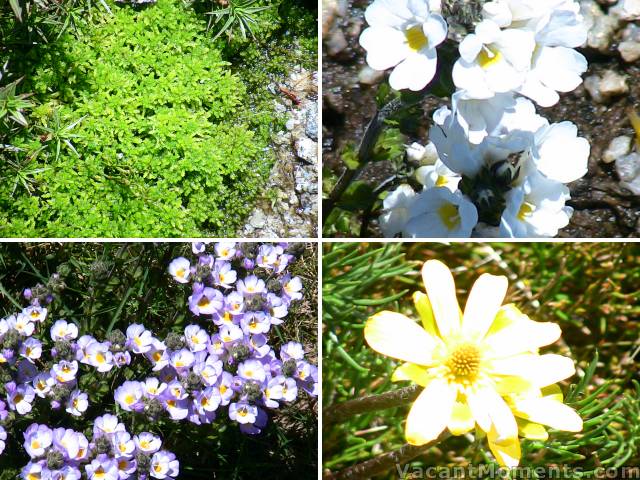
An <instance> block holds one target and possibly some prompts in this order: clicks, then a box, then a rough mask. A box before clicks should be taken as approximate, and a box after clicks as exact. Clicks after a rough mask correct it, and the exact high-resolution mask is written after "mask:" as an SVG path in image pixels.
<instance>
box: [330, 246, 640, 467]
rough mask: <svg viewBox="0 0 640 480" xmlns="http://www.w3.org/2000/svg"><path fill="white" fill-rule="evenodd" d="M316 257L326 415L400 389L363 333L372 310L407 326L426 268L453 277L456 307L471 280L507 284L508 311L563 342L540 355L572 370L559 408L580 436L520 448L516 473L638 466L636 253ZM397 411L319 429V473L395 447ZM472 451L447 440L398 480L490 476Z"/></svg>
mask: <svg viewBox="0 0 640 480" xmlns="http://www.w3.org/2000/svg"><path fill="white" fill-rule="evenodd" d="M325 247H326V248H325V252H324V255H323V322H324V328H323V331H324V335H323V345H324V347H323V356H324V358H323V374H322V380H323V391H322V394H323V406H324V407H325V408H327V407H330V408H333V409H339V407H336V405H337V404H339V403H340V402H343V401H346V400H351V399H354V398H361V397H363V396H366V395H371V394H380V393H384V392H388V391H390V390H394V389H397V388H400V387H404V386H406V385H407V384H406V383H402V382H400V383H397V384H395V383H392V382H391V374H392V372H393V370H394V368H395V366H396V363H395V362H393V361H391V360H390V359H389V358H387V357H384V356H382V355H379V354H377V353H376V352H375V351H373V350H372V349H370V348H369V347H368V346H367V344H366V343H365V341H364V335H363V327H364V322H365V321H366V319H367V318H368V317H369V316H370V315H371V314H372V313H374V312H377V311H380V310H392V311H399V312H402V313H404V314H406V315H407V316H409V317H411V318H416V316H417V313H416V312H415V309H414V306H413V302H412V301H411V294H412V293H413V292H414V291H415V290H423V286H422V280H421V277H420V267H421V265H422V263H423V262H424V261H426V260H428V259H432V258H437V259H439V260H442V261H443V262H444V263H446V264H447V265H448V266H449V267H450V268H451V269H452V270H453V272H454V277H455V281H456V286H457V287H458V289H459V290H458V299H459V301H460V302H461V305H464V301H465V300H466V296H467V294H468V292H469V289H470V287H471V285H472V283H473V282H474V281H475V279H476V278H477V277H478V276H479V275H481V274H482V273H485V272H488V273H492V274H495V275H507V276H508V277H509V285H510V286H509V291H508V293H507V301H509V302H513V303H515V304H516V305H518V306H519V308H521V309H522V311H523V312H525V313H526V314H527V315H529V316H530V317H531V318H532V319H534V320H538V321H550V322H556V323H558V324H559V325H560V326H561V328H562V332H563V334H562V340H561V341H559V342H557V343H555V344H554V345H552V346H550V347H547V348H545V349H544V352H545V353H554V352H556V353H561V354H562V355H565V356H570V357H571V358H573V359H574V360H575V361H576V363H577V370H578V374H577V375H576V376H574V377H572V378H570V379H568V380H567V381H565V382H562V388H563V391H564V393H565V400H566V402H567V403H568V404H569V405H571V406H572V407H574V408H575V409H576V410H577V411H578V412H579V413H580V415H581V416H582V418H583V419H584V421H585V423H584V429H583V431H582V432H580V433H578V434H574V433H567V432H555V431H553V430H552V431H551V432H550V437H549V439H548V440H547V441H546V442H541V441H529V440H526V441H523V442H522V448H523V456H522V461H521V466H523V467H544V466H550V465H551V466H553V465H561V466H562V465H566V466H569V467H573V468H581V469H582V474H578V473H575V476H570V477H568V478H582V477H581V475H586V476H587V477H586V478H589V477H588V475H589V474H590V472H593V471H594V469H595V468H598V467H620V466H622V465H637V464H638V461H639V460H640V448H639V445H638V443H637V438H638V434H639V432H640V386H639V385H638V384H637V382H636V381H635V380H633V378H634V376H636V377H637V372H638V360H637V358H635V361H634V357H637V355H638V353H639V349H638V342H639V334H638V328H637V318H638V314H639V313H640V308H639V307H638V305H637V299H638V297H639V296H640V293H639V292H638V288H637V285H638V284H639V283H640V268H638V267H639V266H640V265H639V263H638V260H639V259H640V248H638V245H637V244H611V243H594V244H589V243H582V244H570V243H556V244H549V243H532V244H520V243H512V244H451V245H440V244H424V243H415V244H400V243H396V244H385V245H382V244H339V243H338V244H335V243H334V244H330V245H326V246H325ZM362 280H364V281H362ZM598 353H599V355H598ZM598 358H600V360H599V361H598ZM408 408H409V404H408V403H407V404H406V405H399V406H398V407H396V408H390V409H387V410H379V411H375V412H371V413H365V414H361V415H356V416H353V417H351V418H350V419H349V420H348V421H345V422H340V423H338V424H335V425H331V426H329V427H326V428H325V429H324V431H323V457H324V458H323V462H324V467H325V468H327V469H330V470H332V471H339V470H340V469H342V468H344V467H347V466H350V465H354V464H356V463H358V462H362V461H365V460H368V459H371V458H375V457H377V456H378V455H380V454H382V453H385V452H390V451H393V450H396V449H398V448H400V447H401V446H402V445H403V444H404V443H405V439H404V420H405V418H406V415H407V412H408ZM479 445H482V443H480V444H478V443H477V442H473V441H470V439H469V438H468V436H460V437H451V438H449V439H448V440H446V441H444V442H443V443H442V444H440V445H438V446H437V447H435V448H432V449H430V450H429V451H428V452H427V453H425V454H424V455H421V456H420V457H419V458H418V459H417V460H416V461H414V462H413V463H411V465H409V466H408V468H407V470H406V472H407V474H411V473H413V472H414V467H416V468H419V467H422V468H424V467H427V466H438V467H445V466H450V467H453V466H466V465H469V464H472V465H491V464H493V463H494V460H493V458H492V457H491V455H490V454H489V453H487V452H488V449H486V447H484V448H483V447H481V446H479ZM392 468H393V467H392ZM572 475H573V474H572ZM388 478H398V472H396V471H395V470H394V471H393V472H390V474H389V477H388ZM523 478H524V477H523ZM529 478H536V477H529ZM541 478H542V477H541ZM554 478H558V477H554ZM560 478H564V477H560Z"/></svg>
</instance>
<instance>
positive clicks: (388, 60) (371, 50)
mask: <svg viewBox="0 0 640 480" xmlns="http://www.w3.org/2000/svg"><path fill="white" fill-rule="evenodd" d="M360 45H362V48H364V49H365V50H366V51H367V63H368V64H369V66H370V67H371V68H373V69H374V70H386V69H388V68H391V67H394V66H395V65H397V64H398V63H400V62H402V60H404V59H405V58H406V57H407V55H408V53H409V51H410V50H409V48H408V46H407V45H406V43H405V36H404V34H403V33H402V32H401V31H399V30H396V29H394V28H391V27H384V26H382V27H369V28H367V29H365V31H364V32H362V35H360Z"/></svg>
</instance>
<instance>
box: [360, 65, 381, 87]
mask: <svg viewBox="0 0 640 480" xmlns="http://www.w3.org/2000/svg"><path fill="white" fill-rule="evenodd" d="M383 78H384V71H380V70H374V69H373V68H371V67H370V66H368V65H365V66H364V67H362V69H361V70H360V72H359V73H358V82H360V83H361V84H362V85H376V84H378V83H380V82H381V81H382V79H383Z"/></svg>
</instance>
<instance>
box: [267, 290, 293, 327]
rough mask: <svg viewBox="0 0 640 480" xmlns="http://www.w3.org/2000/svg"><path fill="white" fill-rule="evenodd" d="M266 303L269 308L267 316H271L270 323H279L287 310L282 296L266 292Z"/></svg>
mask: <svg viewBox="0 0 640 480" xmlns="http://www.w3.org/2000/svg"><path fill="white" fill-rule="evenodd" d="M266 305H267V307H268V309H269V316H270V317H271V324H272V325H280V324H281V323H282V322H283V320H282V319H283V318H284V317H286V316H287V314H288V313H289V310H288V309H287V304H286V303H285V301H284V300H282V298H280V297H278V296H277V295H275V294H273V293H269V294H267V302H266Z"/></svg>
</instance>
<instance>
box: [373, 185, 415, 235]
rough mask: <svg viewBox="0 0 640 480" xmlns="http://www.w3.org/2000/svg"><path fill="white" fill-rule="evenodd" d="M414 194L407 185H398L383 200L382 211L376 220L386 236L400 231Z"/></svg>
mask: <svg viewBox="0 0 640 480" xmlns="http://www.w3.org/2000/svg"><path fill="white" fill-rule="evenodd" d="M415 196H416V192H414V191H413V188H411V187H410V186H409V185H400V186H399V187H398V188H397V189H396V190H394V191H393V192H391V193H390V194H389V195H387V197H386V198H385V199H384V200H383V202H382V205H383V207H384V213H383V214H382V215H380V218H379V220H378V221H379V223H380V229H381V230H382V234H383V235H384V236H385V237H386V238H392V237H394V236H395V235H396V234H398V233H400V232H401V231H402V229H403V228H404V226H405V224H406V223H407V220H408V218H409V208H410V207H411V205H412V203H413V199H414V197H415Z"/></svg>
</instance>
